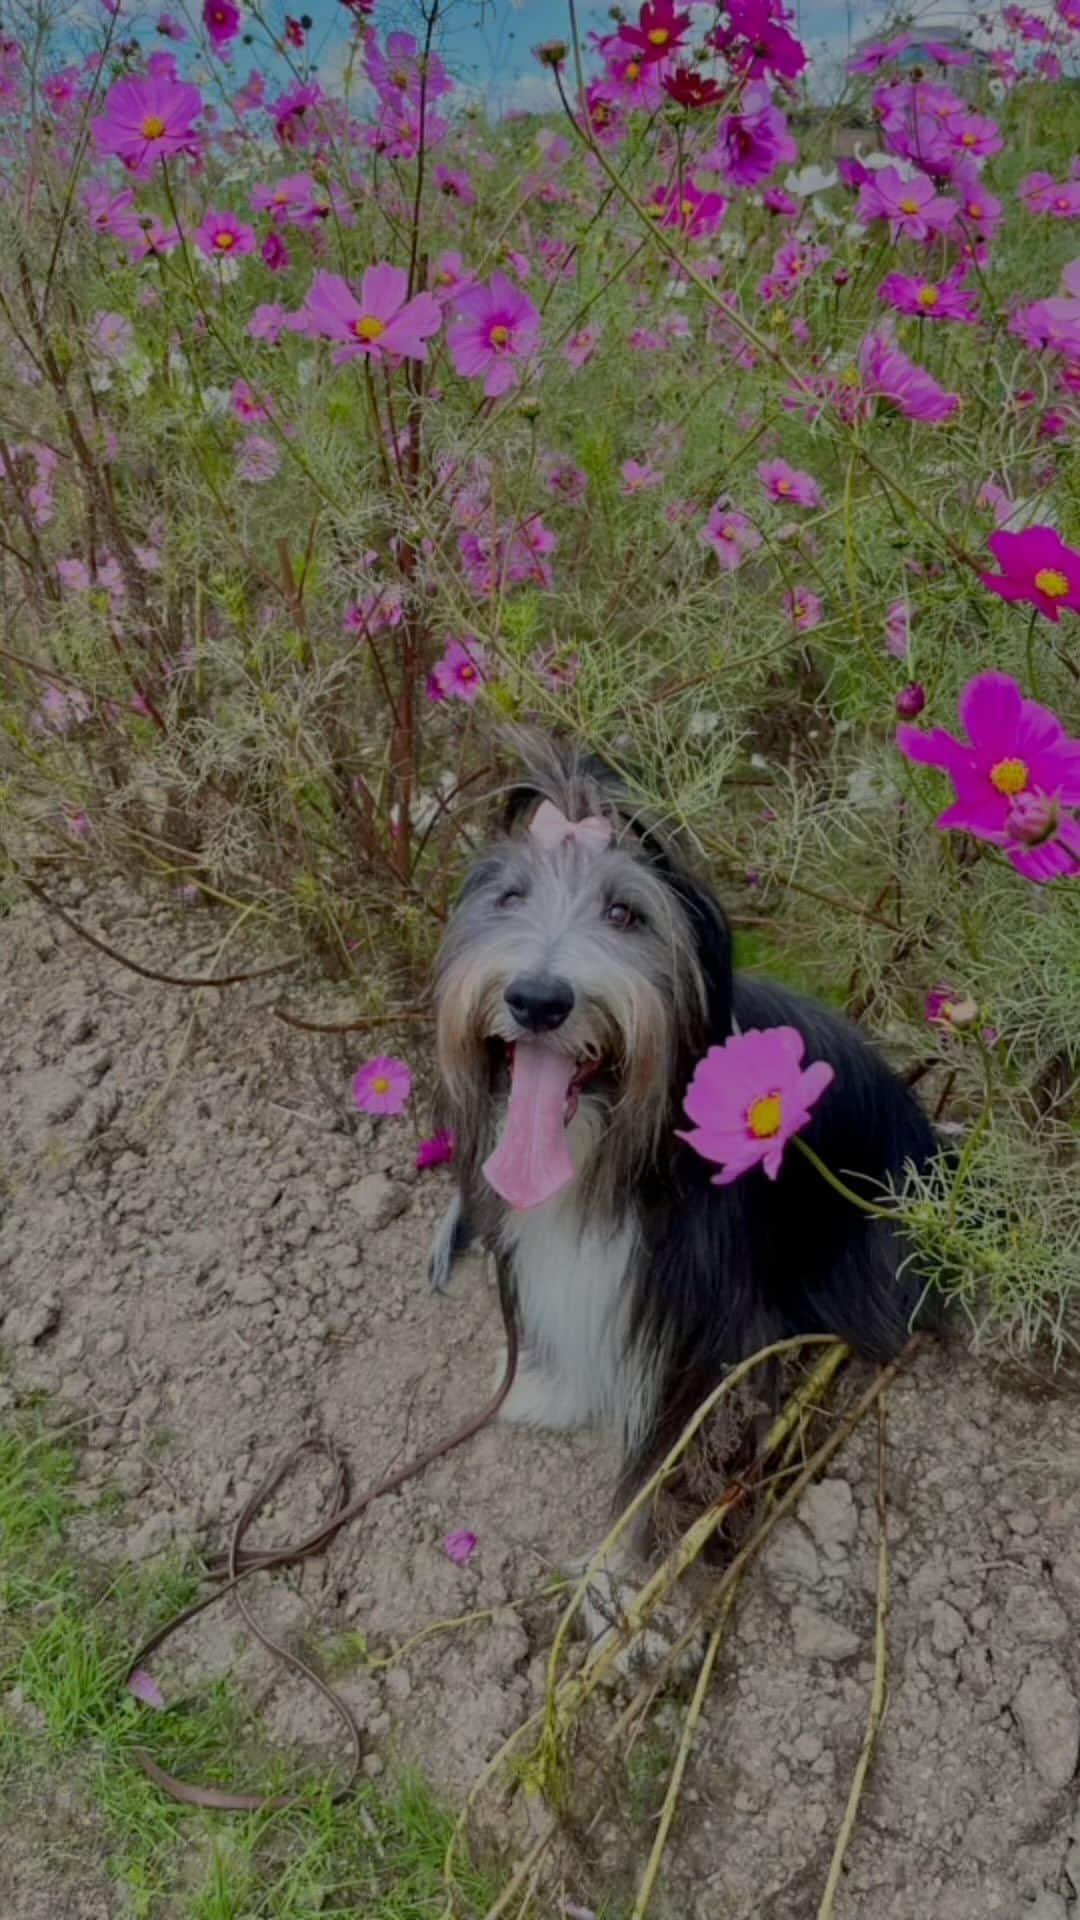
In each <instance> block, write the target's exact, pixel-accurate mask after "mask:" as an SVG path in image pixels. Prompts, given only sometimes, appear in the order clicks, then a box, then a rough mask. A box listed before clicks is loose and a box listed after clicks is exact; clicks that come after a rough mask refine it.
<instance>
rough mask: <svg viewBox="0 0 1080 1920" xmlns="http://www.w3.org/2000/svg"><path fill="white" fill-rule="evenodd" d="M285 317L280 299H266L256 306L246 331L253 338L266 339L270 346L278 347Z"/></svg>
mask: <svg viewBox="0 0 1080 1920" xmlns="http://www.w3.org/2000/svg"><path fill="white" fill-rule="evenodd" d="M285 318H286V315H285V309H284V307H283V306H282V305H281V304H280V302H279V301H277V300H264V301H263V302H262V303H261V304H260V305H259V306H257V307H256V309H255V311H254V313H253V314H252V316H251V319H250V320H249V321H248V323H247V326H246V327H245V328H244V332H245V333H246V334H248V335H249V336H250V337H251V339H252V340H265V342H266V344H267V346H268V347H276V346H277V343H278V340H279V338H280V336H281V330H282V328H283V327H284V325H285Z"/></svg>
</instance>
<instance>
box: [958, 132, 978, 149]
mask: <svg viewBox="0 0 1080 1920" xmlns="http://www.w3.org/2000/svg"><path fill="white" fill-rule="evenodd" d="M960 145H961V146H962V147H973V146H974V145H975V135H974V134H973V133H962V134H961V135H960Z"/></svg>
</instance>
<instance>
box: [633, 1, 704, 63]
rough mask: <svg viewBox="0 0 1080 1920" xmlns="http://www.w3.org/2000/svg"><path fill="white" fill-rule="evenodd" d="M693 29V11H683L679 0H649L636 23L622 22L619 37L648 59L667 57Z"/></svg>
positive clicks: (654, 59)
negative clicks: (677, 1) (678, 2)
mask: <svg viewBox="0 0 1080 1920" xmlns="http://www.w3.org/2000/svg"><path fill="white" fill-rule="evenodd" d="M689 31H690V15H689V13H680V12H679V10H678V8H677V6H676V5H675V0H645V4H644V6H643V7H642V8H641V10H640V12H639V13H638V23H637V26H636V27H631V26H628V25H627V24H626V22H625V21H624V22H622V23H621V25H620V27H619V37H620V39H622V40H625V42H626V44H627V46H630V47H634V48H635V49H636V50H637V52H638V53H639V55H640V57H641V59H642V60H644V61H650V62H651V61H656V60H666V59H667V58H668V56H669V55H670V54H673V53H674V52H675V51H676V49H677V48H679V47H681V45H682V42H683V39H684V37H685V35H686V34H687V33H688V32H689Z"/></svg>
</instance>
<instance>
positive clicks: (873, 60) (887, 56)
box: [847, 33, 915, 73]
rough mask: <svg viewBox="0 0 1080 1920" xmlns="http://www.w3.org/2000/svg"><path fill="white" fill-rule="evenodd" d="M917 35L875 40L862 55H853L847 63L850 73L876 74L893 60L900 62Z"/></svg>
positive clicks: (911, 34)
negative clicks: (901, 56)
mask: <svg viewBox="0 0 1080 1920" xmlns="http://www.w3.org/2000/svg"><path fill="white" fill-rule="evenodd" d="M914 38H915V35H914V34H913V33H898V34H897V35H896V37H895V39H893V40H874V41H871V43H870V45H869V46H868V47H864V48H863V50H862V52H861V53H856V54H853V55H852V58H851V59H850V60H849V61H848V63H847V70H848V72H849V73H876V72H877V71H878V68H879V67H883V66H886V65H887V64H888V62H889V61H891V60H899V58H900V55H901V54H902V53H906V52H907V50H908V48H909V47H910V45H911V43H912V41H913V40H914Z"/></svg>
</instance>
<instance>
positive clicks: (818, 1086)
mask: <svg viewBox="0 0 1080 1920" xmlns="http://www.w3.org/2000/svg"><path fill="white" fill-rule="evenodd" d="M805 1051H806V1042H805V1040H804V1039H803V1036H802V1034H801V1033H799V1032H798V1030H797V1028H795V1027H765V1028H761V1027H751V1028H750V1029H748V1031H747V1032H746V1033H737V1034H732V1036H731V1038H730V1040H725V1042H724V1044H723V1046H722V1047H710V1048H709V1051H708V1053H707V1054H706V1055H705V1058H704V1059H703V1060H700V1061H699V1062H698V1065H697V1068H696V1070H695V1072H694V1077H693V1079H692V1080H691V1082H690V1085H689V1087H688V1088H687V1092H686V1098H685V1100H684V1101H683V1107H684V1110H685V1112H686V1114H687V1117H688V1118H689V1119H690V1120H692V1121H693V1122H694V1128H693V1131H692V1132H690V1133H682V1132H679V1135H678V1137H679V1139H680V1140H685V1141H686V1142H687V1144H688V1146H691V1147H693V1149H694V1152H695V1153H699V1154H700V1155H701V1157H702V1159H703V1160H711V1161H713V1162H714V1163H715V1164H716V1165H717V1166H719V1167H722V1168H723V1172H722V1173H715V1174H713V1177H712V1184H713V1186H714V1187H726V1186H730V1184H731V1182H732V1181H733V1180H738V1179H739V1177H740V1175H741V1174H744V1173H748V1172H749V1171H750V1169H751V1168H752V1167H761V1169H762V1171H763V1172H764V1173H765V1175H766V1177H767V1178H768V1179H770V1180H775V1179H776V1176H777V1174H778V1173H779V1171H780V1163H781V1161H782V1159H783V1157H784V1148H785V1147H786V1145H787V1143H788V1141H789V1140H790V1139H791V1137H792V1135H793V1134H796V1133H799V1132H801V1130H802V1129H803V1127H805V1126H806V1123H807V1121H808V1120H809V1118H810V1110H811V1108H812V1107H813V1106H814V1105H815V1104H816V1103H817V1101H818V1100H819V1099H820V1098H821V1095H822V1094H823V1093H824V1092H825V1089H826V1087H828V1086H829V1085H830V1083H831V1081H832V1080H833V1078H834V1075H833V1069H832V1068H831V1067H830V1065H829V1063H828V1061H827V1060H815V1061H813V1062H812V1063H811V1065H810V1066H808V1067H804V1066H803V1064H802V1060H803V1054H804V1053H805ZM677 1131H678V1130H677Z"/></svg>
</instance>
